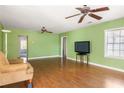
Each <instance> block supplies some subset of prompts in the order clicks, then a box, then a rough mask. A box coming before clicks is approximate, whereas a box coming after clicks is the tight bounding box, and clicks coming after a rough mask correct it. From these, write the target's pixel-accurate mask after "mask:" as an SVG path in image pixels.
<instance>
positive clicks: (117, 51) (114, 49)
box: [105, 28, 124, 58]
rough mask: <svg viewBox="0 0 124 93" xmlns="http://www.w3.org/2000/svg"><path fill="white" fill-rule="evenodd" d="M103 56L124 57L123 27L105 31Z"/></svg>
mask: <svg viewBox="0 0 124 93" xmlns="http://www.w3.org/2000/svg"><path fill="white" fill-rule="evenodd" d="M105 57H112V58H123V57H124V28H116V29H111V30H106V31H105Z"/></svg>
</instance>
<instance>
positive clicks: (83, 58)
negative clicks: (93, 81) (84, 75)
mask: <svg viewBox="0 0 124 93" xmlns="http://www.w3.org/2000/svg"><path fill="white" fill-rule="evenodd" d="M78 56H79V57H80V62H82V63H84V61H85V58H86V62H87V65H88V62H89V55H88V54H86V53H76V62H77V60H78Z"/></svg>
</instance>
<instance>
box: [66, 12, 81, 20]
mask: <svg viewBox="0 0 124 93" xmlns="http://www.w3.org/2000/svg"><path fill="white" fill-rule="evenodd" d="M78 15H81V13H78V14H75V15H72V16H68V17H66V18H65V19H68V18H71V17H74V16H78Z"/></svg>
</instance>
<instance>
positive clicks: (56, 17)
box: [0, 5, 124, 33]
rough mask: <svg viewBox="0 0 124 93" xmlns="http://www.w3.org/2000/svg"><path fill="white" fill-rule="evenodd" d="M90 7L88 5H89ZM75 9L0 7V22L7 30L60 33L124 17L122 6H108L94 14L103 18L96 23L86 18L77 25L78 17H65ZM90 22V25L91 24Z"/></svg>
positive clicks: (74, 12) (73, 7)
mask: <svg viewBox="0 0 124 93" xmlns="http://www.w3.org/2000/svg"><path fill="white" fill-rule="evenodd" d="M89 6H90V5H89ZM76 7H80V5H77V6H76V5H74V6H73V5H72V6H5V5H4V6H2V5H1V6H0V22H1V23H3V24H4V25H5V27H6V28H7V29H10V28H22V29H29V30H33V31H40V28H41V26H45V27H46V28H47V30H49V31H52V32H54V33H61V32H66V31H70V30H73V29H77V28H82V27H85V26H88V25H92V24H96V23H100V22H105V21H109V20H113V19H117V18H121V17H124V12H122V10H124V6H108V7H109V8H110V10H109V11H104V12H99V13H95V14H98V15H100V16H102V17H103V19H102V20H100V21H98V20H95V19H93V18H91V17H89V16H86V17H85V19H84V21H83V23H81V24H78V20H79V18H80V16H76V17H73V18H70V19H65V17H67V16H70V15H73V14H76V13H79V11H78V10H76V9H75V8H76ZM90 7H91V8H92V9H94V8H99V7H103V5H99V6H98V5H97V6H90ZM91 21H92V23H91Z"/></svg>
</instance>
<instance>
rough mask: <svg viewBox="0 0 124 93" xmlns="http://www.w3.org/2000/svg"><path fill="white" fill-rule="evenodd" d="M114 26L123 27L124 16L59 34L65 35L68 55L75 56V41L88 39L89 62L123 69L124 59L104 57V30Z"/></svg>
mask: <svg viewBox="0 0 124 93" xmlns="http://www.w3.org/2000/svg"><path fill="white" fill-rule="evenodd" d="M116 27H124V18H121V19H118V20H113V21H109V22H104V23H100V24H96V25H92V26H88V27H85V28H81V29H77V30H73V31H70V32H66V33H62V34H60V37H61V36H63V35H66V36H67V52H68V53H67V55H68V57H71V58H75V52H74V42H75V41H85V40H89V41H91V51H92V52H91V54H90V61H91V62H94V63H97V64H101V65H106V66H110V67H115V68H119V69H124V60H119V59H112V58H105V57H104V30H106V29H110V28H116Z"/></svg>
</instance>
